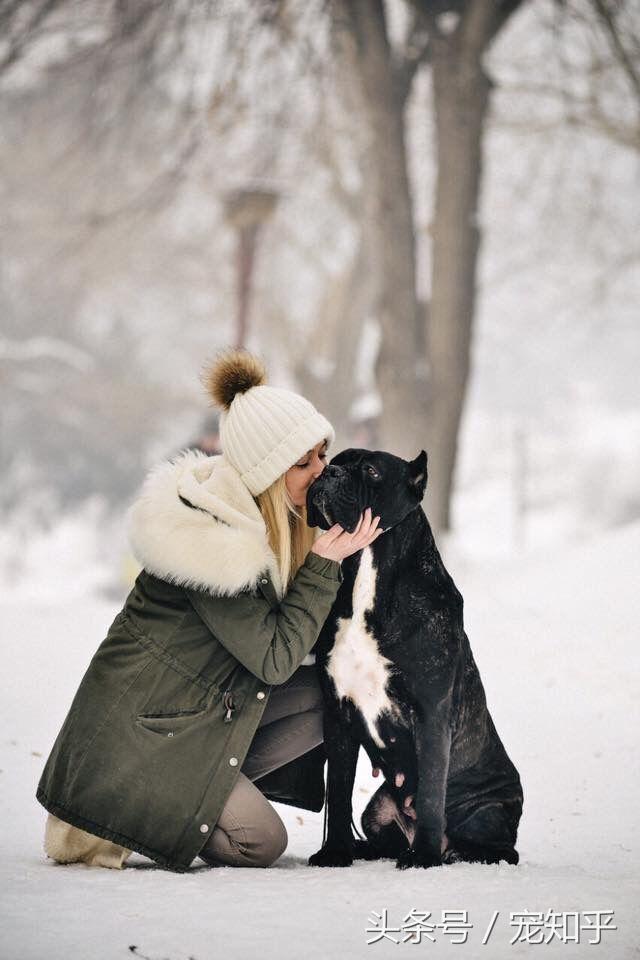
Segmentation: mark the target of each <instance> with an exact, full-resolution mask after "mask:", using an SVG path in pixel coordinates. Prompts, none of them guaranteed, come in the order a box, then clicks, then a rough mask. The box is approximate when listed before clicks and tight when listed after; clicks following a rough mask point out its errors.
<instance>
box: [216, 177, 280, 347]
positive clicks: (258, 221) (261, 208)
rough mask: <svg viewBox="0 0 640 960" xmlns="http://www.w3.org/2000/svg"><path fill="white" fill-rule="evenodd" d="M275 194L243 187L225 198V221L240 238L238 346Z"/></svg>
mask: <svg viewBox="0 0 640 960" xmlns="http://www.w3.org/2000/svg"><path fill="white" fill-rule="evenodd" d="M278 199H279V194H278V192H277V191H276V190H270V189H265V188H261V187H259V188H255V187H242V188H240V189H237V190H232V191H230V192H229V193H228V194H227V195H226V197H225V217H226V220H227V223H228V224H229V225H230V226H231V227H233V229H234V230H235V231H236V234H237V253H236V308H237V314H236V337H235V341H236V342H235V346H236V347H243V346H244V345H245V343H246V339H247V332H248V322H249V304H250V300H251V289H252V283H253V276H254V267H255V260H256V250H257V243H258V238H259V235H260V231H261V229H262V227H263V226H264V225H265V223H266V222H267V221H268V220H269V218H270V217H271V216H272V215H273V212H274V210H275V208H276V205H277V203H278Z"/></svg>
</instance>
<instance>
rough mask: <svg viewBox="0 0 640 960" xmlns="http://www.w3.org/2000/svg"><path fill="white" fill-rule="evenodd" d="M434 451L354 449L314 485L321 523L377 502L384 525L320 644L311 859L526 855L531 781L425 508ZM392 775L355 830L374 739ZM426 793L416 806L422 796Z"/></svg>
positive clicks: (312, 506) (354, 565)
mask: <svg viewBox="0 0 640 960" xmlns="http://www.w3.org/2000/svg"><path fill="white" fill-rule="evenodd" d="M426 482H427V455H426V453H425V452H424V450H423V451H421V453H420V454H419V455H418V457H416V459H415V460H413V461H412V462H407V461H406V460H402V459H401V458H400V457H396V456H393V455H392V454H388V453H383V452H380V451H375V452H374V451H370V450H356V449H349V450H345V451H343V452H342V453H340V454H338V456H336V457H334V459H333V460H332V461H331V464H330V465H328V466H327V467H326V468H325V470H324V471H323V472H322V474H321V475H320V477H318V479H317V480H316V481H315V482H314V483H313V484H312V485H311V487H310V488H309V490H308V493H307V510H308V523H309V524H310V525H311V526H320V527H322V528H323V529H325V530H326V529H329V527H331V526H332V525H333V524H334V523H339V524H340V525H341V526H342V527H344V529H345V530H348V531H349V532H353V530H354V529H355V527H356V525H357V522H358V519H359V517H360V515H361V513H362V512H363V510H364V509H365V508H366V507H371V508H372V515H374V516H380V518H381V519H380V526H381V527H383V528H384V530H385V533H383V534H382V536H380V537H379V538H378V539H377V540H375V541H374V543H372V544H371V546H369V547H366V548H365V549H364V550H362V551H361V552H359V553H357V554H354V555H352V556H351V557H348V558H347V559H346V560H344V561H343V563H342V569H343V574H344V582H343V583H342V585H341V587H340V591H339V593H338V596H337V598H336V602H335V604H334V606H333V608H332V610H331V613H330V615H329V617H328V618H327V620H326V622H325V625H324V627H323V629H322V632H321V634H320V637H319V639H318V642H317V644H316V647H315V652H316V662H317V665H318V669H319V674H320V682H321V684H322V687H323V693H324V697H325V729H324V737H325V748H326V751H327V757H328V772H327V817H328V821H327V834H326V842H324V843H323V846H322V848H321V849H320V850H319V851H318V852H317V853H315V854H314V855H313V856H312V857H311V858H310V859H309V863H310V864H311V865H313V866H325V867H328V866H349V865H350V864H351V863H352V862H353V859H354V858H359V857H360V858H366V859H375V858H377V857H395V858H397V862H396V866H398V867H400V868H405V867H411V866H420V867H431V866H436V865H438V864H441V863H443V862H455V861H458V860H465V861H472V862H473V861H476V862H482V863H497V862H498V861H500V860H506V861H507V862H508V863H517V862H518V854H517V852H516V850H515V842H516V833H517V829H518V822H519V820H520V815H521V813H522V788H521V785H520V778H519V776H518V772H517V770H516V768H515V767H514V765H513V763H512V762H511V760H510V759H509V757H508V756H507V753H506V751H505V749H504V747H503V745H502V742H501V741H500V738H499V736H498V734H497V732H496V729H495V727H494V725H493V721H492V719H491V716H490V714H489V711H488V709H487V704H486V700H485V694H484V689H483V686H482V682H481V680H480V675H479V673H478V669H477V667H476V664H475V662H474V659H473V654H472V653H471V648H470V646H469V641H468V639H467V636H466V634H465V632H464V627H463V620H462V596H461V595H460V593H459V592H458V590H457V589H456V586H455V584H454V582H453V580H452V579H451V577H450V576H449V574H448V573H447V571H446V570H445V568H444V565H443V563H442V560H441V558H440V554H439V553H438V550H437V549H436V545H435V543H434V539H433V534H432V532H431V527H430V526H429V522H428V520H427V518H426V516H425V514H424V511H423V510H422V507H421V505H420V504H421V501H422V498H423V495H424V491H425V487H426ZM361 745H362V746H364V748H365V750H366V751H367V753H368V755H369V757H370V759H371V762H372V764H373V766H374V767H378V768H380V769H382V770H383V772H384V774H385V781H386V782H385V783H384V784H383V785H382V787H380V789H379V790H378V791H377V792H376V793H375V794H374V796H373V797H372V798H371V800H370V802H369V804H368V806H367V808H366V809H365V811H364V813H363V815H362V828H363V830H364V833H365V837H366V840H360V841H356V840H355V839H354V837H353V835H352V832H351V823H352V805H351V796H352V792H353V784H354V779H355V771H356V763H357V759H358V753H359V749H360V746H361ZM414 795H415V810H413V809H412V808H411V807H410V806H409V805H408V800H409V798H410V797H412V796H414Z"/></svg>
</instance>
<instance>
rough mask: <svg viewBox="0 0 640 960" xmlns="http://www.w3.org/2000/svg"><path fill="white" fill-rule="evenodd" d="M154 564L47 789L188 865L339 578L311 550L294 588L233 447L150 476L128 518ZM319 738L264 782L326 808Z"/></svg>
mask: <svg viewBox="0 0 640 960" xmlns="http://www.w3.org/2000/svg"><path fill="white" fill-rule="evenodd" d="M130 537H131V542H132V546H133V548H134V552H135V553H136V556H137V557H138V559H139V560H140V562H141V563H142V564H143V567H144V569H143V571H142V572H141V573H140V575H139V576H138V578H137V580H136V583H135V585H134V588H133V590H132V591H131V593H130V594H129V596H128V598H127V600H126V603H125V605H124V608H123V609H122V611H121V612H120V613H119V614H118V615H117V617H116V618H115V620H114V622H113V624H112V625H111V628H110V629H109V632H108V635H107V638H106V639H105V640H104V642H103V643H102V644H101V645H100V647H99V648H98V650H97V651H96V653H95V655H94V657H93V659H92V660H91V663H90V664H89V667H88V669H87V672H86V673H85V676H84V678H83V680H82V682H81V684H80V687H79V689H78V691H77V693H76V696H75V698H74V700H73V703H72V705H71V708H70V710H69V713H68V715H67V718H66V720H65V722H64V724H63V727H62V729H61V731H60V733H59V735H58V737H57V739H56V741H55V744H54V746H53V749H52V751H51V754H50V756H49V759H48V760H47V763H46V766H45V769H44V772H43V774H42V777H41V779H40V783H39V785H38V791H37V798H38V800H39V801H40V802H41V803H42V804H43V806H44V807H45V808H46V809H47V810H48V811H49V812H50V813H52V814H54V815H55V816H57V817H58V818H59V819H60V820H63V821H66V822H67V823H70V824H72V825H73V826H76V827H80V828H81V829H84V830H86V831H88V832H89V833H92V834H95V835H97V836H99V837H103V838H105V839H107V840H112V841H113V842H114V843H117V844H120V845H121V846H123V847H126V848H128V849H130V850H135V851H137V852H139V853H142V854H144V855H146V856H148V857H150V858H151V859H153V860H155V861H156V862H157V863H159V864H161V865H162V866H166V867H168V868H170V869H173V870H177V871H183V870H186V869H188V867H189V865H190V864H191V863H192V861H193V859H194V857H195V856H196V855H197V854H198V852H199V851H200V849H201V848H202V846H203V845H204V844H205V843H206V841H207V839H208V838H209V836H210V835H211V831H212V830H213V828H214V826H215V824H216V823H217V820H218V818H219V816H220V813H221V811H222V808H223V806H224V804H225V802H226V800H227V798H228V796H229V794H230V792H231V790H232V788H233V786H234V784H235V781H236V779H237V776H238V772H239V771H240V768H241V767H242V764H243V761H244V758H245V755H246V753H247V751H248V749H249V746H250V744H251V741H252V740H253V736H254V734H255V731H256V728H257V726H258V723H259V721H260V718H261V716H262V713H263V711H264V708H265V706H266V704H267V701H268V698H269V693H270V689H271V686H272V685H273V684H280V683H283V682H284V681H285V680H287V679H288V678H289V677H290V676H291V674H292V673H293V672H294V671H295V670H296V669H297V668H298V666H299V665H300V664H301V663H302V661H303V659H305V657H306V656H307V655H308V654H309V651H310V650H311V648H312V647H313V645H314V644H315V642H316V640H317V638H318V635H319V633H320V630H321V627H322V624H323V623H324V620H325V619H326V617H327V615H328V613H329V610H330V609H331V606H332V604H333V601H334V599H335V596H336V593H337V591H338V588H339V586H340V582H341V580H342V573H341V569H340V564H339V563H337V562H336V561H333V560H326V559H323V558H322V557H319V556H318V555H317V554H314V553H310V554H309V555H308V556H307V559H306V561H305V563H304V564H303V565H302V567H301V568H300V570H299V571H298V573H297V575H296V577H295V579H294V581H293V583H292V585H291V586H290V588H289V590H288V591H287V592H286V595H284V596H283V592H282V586H281V583H280V577H279V574H278V567H277V562H276V558H275V557H274V555H273V552H272V551H271V549H270V547H269V545H268V540H267V533H266V528H265V525H264V521H263V519H262V515H261V513H260V510H259V508H258V506H257V503H256V501H255V500H254V499H253V497H252V496H251V494H250V492H249V491H248V489H247V488H246V487H245V485H244V484H243V483H242V481H241V480H240V477H239V475H238V474H237V472H236V471H235V470H234V468H233V467H232V466H231V465H230V464H229V463H228V462H227V461H226V460H225V458H224V457H222V456H217V457H206V456H204V455H202V454H199V453H193V452H189V453H187V454H183V455H182V456H181V457H180V458H178V459H177V460H176V461H174V462H172V463H168V464H164V465H163V466H162V467H160V468H158V469H157V470H155V471H154V472H153V473H152V474H150V476H149V478H148V479H147V481H146V484H145V487H144V488H143V492H142V495H141V497H140V499H139V500H138V501H137V502H136V503H135V504H134V506H133V508H132V510H131V513H130ZM324 761H325V753H324V747H323V746H322V745H320V746H318V747H316V748H315V749H314V750H312V751H309V752H308V753H307V754H305V755H303V756H302V757H300V758H298V759H297V760H294V761H292V762H291V763H288V764H287V765H286V766H284V767H281V768H280V769H279V770H276V771H274V772H273V773H271V774H268V775H267V776H265V777H262V778H261V779H260V780H256V781H255V783H256V786H258V787H259V788H260V789H261V790H262V792H263V793H264V795H265V796H266V797H268V798H269V799H271V800H277V801H280V802H283V803H289V804H293V805H295V806H299V807H304V808H307V809H310V810H316V811H317V810H321V809H322V806H323V803H324Z"/></svg>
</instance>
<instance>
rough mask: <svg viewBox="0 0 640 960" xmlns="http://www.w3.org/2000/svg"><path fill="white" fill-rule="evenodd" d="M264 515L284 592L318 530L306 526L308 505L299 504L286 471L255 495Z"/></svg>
mask: <svg viewBox="0 0 640 960" xmlns="http://www.w3.org/2000/svg"><path fill="white" fill-rule="evenodd" d="M256 500H257V502H258V506H259V508H260V512H261V513H262V516H263V518H264V522H265V524H266V527H267V534H268V537H269V546H270V547H271V549H272V550H273V552H274V554H275V555H276V558H277V560H278V566H279V569H280V579H281V580H282V588H283V590H284V592H285V593H286V591H287V590H288V589H289V585H290V583H291V581H292V580H293V578H294V577H295V575H296V573H297V572H298V570H299V568H300V567H301V566H302V564H303V563H304V561H305V559H306V556H307V554H308V553H309V550H310V549H311V547H312V546H313V542H314V540H315V537H316V531H315V530H314V529H313V527H309V526H307V508H306V505H305V506H303V507H296V506H295V504H294V503H293V501H292V499H291V497H290V496H289V491H288V490H287V485H286V482H285V474H282V475H281V476H280V477H278V479H277V480H275V481H274V482H273V483H272V484H271V486H270V487H267V489H266V490H264V491H263V492H262V493H259V494H258V495H257V497H256Z"/></svg>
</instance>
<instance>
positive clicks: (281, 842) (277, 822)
mask: <svg viewBox="0 0 640 960" xmlns="http://www.w3.org/2000/svg"><path fill="white" fill-rule="evenodd" d="M288 842H289V837H288V834H287V829H286V827H285V825H284V823H283V822H282V820H281V819H280V817H279V816H278V814H277V813H276V811H275V810H273V808H271V810H270V815H268V816H266V817H263V818H261V819H260V821H257V822H253V823H246V824H240V823H238V824H237V826H235V827H234V828H229V827H227V829H224V828H223V827H221V826H216V828H215V830H214V831H213V835H212V836H211V838H210V840H209V842H208V843H207V844H206V845H205V846H204V848H203V849H202V850H201V851H200V857H201V858H202V859H203V860H205V861H206V862H207V863H209V864H211V865H213V866H223V865H227V866H233V867H270V866H271V864H272V863H275V861H276V860H277V859H278V858H279V857H280V856H282V854H283V853H284V851H285V850H286V848H287V844H288Z"/></svg>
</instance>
